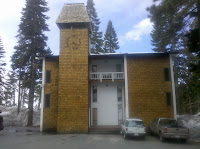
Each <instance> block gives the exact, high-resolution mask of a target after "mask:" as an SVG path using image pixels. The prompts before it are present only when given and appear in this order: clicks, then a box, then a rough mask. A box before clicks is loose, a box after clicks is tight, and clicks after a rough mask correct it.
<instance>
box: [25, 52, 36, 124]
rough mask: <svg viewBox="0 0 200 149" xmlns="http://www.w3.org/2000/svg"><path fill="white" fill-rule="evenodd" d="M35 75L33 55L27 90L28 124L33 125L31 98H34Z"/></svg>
mask: <svg viewBox="0 0 200 149" xmlns="http://www.w3.org/2000/svg"><path fill="white" fill-rule="evenodd" d="M35 75H36V67H35V57H34V56H32V70H31V82H30V90H29V102H28V109H29V114H28V124H27V125H28V126H32V125H33V99H34V91H35Z"/></svg>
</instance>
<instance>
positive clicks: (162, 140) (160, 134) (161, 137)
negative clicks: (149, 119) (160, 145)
mask: <svg viewBox="0 0 200 149" xmlns="http://www.w3.org/2000/svg"><path fill="white" fill-rule="evenodd" d="M159 137H160V141H161V142H164V141H165V138H164V137H163V135H162V133H161V132H160V133H159Z"/></svg>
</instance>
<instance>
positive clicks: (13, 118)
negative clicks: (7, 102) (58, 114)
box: [0, 106, 40, 127]
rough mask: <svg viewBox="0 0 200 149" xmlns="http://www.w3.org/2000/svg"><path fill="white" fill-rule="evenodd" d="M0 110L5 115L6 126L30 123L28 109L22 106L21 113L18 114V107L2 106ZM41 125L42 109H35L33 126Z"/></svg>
mask: <svg viewBox="0 0 200 149" xmlns="http://www.w3.org/2000/svg"><path fill="white" fill-rule="evenodd" d="M0 110H1V111H2V113H1V114H0V115H1V116H3V119H4V122H3V125H4V127H6V126H26V125H27V123H28V111H29V110H28V109H27V108H21V109H20V113H19V114H17V107H5V106H0ZM39 125H40V110H34V112H33V126H39Z"/></svg>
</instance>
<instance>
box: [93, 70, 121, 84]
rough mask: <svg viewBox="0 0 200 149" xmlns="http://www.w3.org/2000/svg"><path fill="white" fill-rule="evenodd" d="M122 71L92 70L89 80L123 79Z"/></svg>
mask: <svg viewBox="0 0 200 149" xmlns="http://www.w3.org/2000/svg"><path fill="white" fill-rule="evenodd" d="M123 79H124V72H92V73H90V80H100V82H102V80H112V81H113V82H114V80H123Z"/></svg>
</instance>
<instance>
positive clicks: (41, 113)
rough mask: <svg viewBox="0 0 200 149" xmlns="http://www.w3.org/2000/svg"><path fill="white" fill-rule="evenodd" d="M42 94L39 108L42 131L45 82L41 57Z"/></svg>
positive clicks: (43, 63) (43, 62)
mask: <svg viewBox="0 0 200 149" xmlns="http://www.w3.org/2000/svg"><path fill="white" fill-rule="evenodd" d="M42 60H43V61H42V85H41V86H42V94H41V109H40V131H41V132H42V131H43V109H44V83H45V58H42Z"/></svg>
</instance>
